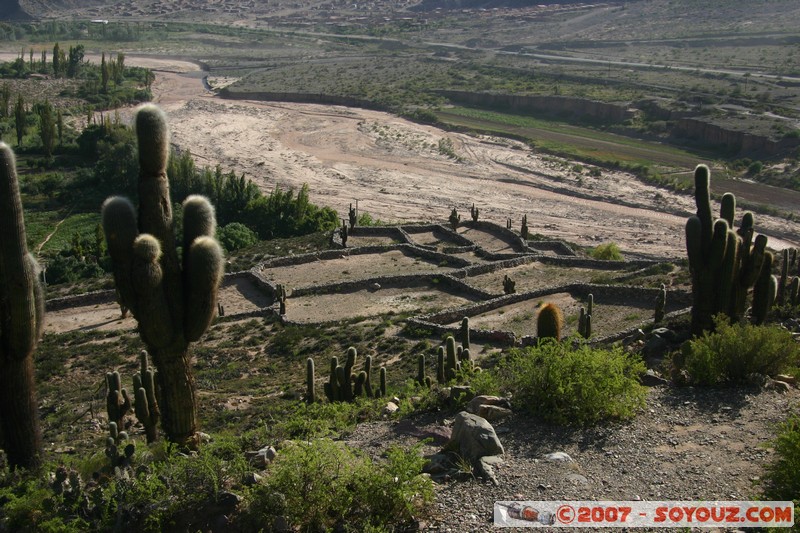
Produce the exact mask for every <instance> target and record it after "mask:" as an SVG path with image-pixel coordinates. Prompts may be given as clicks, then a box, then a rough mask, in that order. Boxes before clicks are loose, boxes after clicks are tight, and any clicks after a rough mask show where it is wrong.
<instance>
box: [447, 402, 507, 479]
mask: <svg viewBox="0 0 800 533" xmlns="http://www.w3.org/2000/svg"><path fill="white" fill-rule="evenodd" d="M444 449H445V451H453V452H456V453H458V454H459V455H460V456H461V457H462V458H463V459H464V460H466V461H469V462H470V464H472V465H473V466H474V465H476V464H477V462H478V460H479V459H480V458H481V457H486V456H487V455H503V454H504V453H505V452H504V450H503V445H502V444H501V443H500V439H498V438H497V434H496V433H495V432H494V428H493V427H492V425H491V424H490V423H489V422H488V421H487V420H486V419H485V418H481V417H480V416H478V415H473V414H470V413H467V412H464V411H462V412H460V413H458V414H457V415H456V419H455V422H454V423H453V434H452V436H451V437H450V442H448V443H447V444H446V445H445V447H444Z"/></svg>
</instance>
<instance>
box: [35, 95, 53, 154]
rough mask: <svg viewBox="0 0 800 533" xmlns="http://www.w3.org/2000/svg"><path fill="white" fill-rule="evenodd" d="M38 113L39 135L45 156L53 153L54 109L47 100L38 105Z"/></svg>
mask: <svg viewBox="0 0 800 533" xmlns="http://www.w3.org/2000/svg"><path fill="white" fill-rule="evenodd" d="M37 112H38V115H39V137H40V138H41V139H42V148H43V149H44V153H45V155H46V156H47V157H50V156H52V155H53V147H54V146H55V143H56V119H55V111H54V110H53V106H52V105H51V104H50V102H49V101H47V100H45V102H44V104H41V105H39V106H38V109H37Z"/></svg>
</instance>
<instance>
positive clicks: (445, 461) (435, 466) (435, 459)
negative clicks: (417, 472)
mask: <svg viewBox="0 0 800 533" xmlns="http://www.w3.org/2000/svg"><path fill="white" fill-rule="evenodd" d="M425 458H426V459H427V460H428V462H427V463H425V466H423V467H422V472H423V473H424V474H430V475H432V476H438V475H441V474H444V473H446V472H447V471H449V470H450V469H452V467H453V465H452V463H451V462H450V457H448V455H447V454H445V453H435V454H433V455H428V456H426V457H425Z"/></svg>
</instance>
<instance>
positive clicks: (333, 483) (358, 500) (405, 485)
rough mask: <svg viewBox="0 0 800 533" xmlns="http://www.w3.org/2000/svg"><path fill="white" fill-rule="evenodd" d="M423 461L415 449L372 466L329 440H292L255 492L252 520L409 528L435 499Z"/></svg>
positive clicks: (395, 452) (305, 527)
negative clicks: (275, 519) (423, 472)
mask: <svg viewBox="0 0 800 533" xmlns="http://www.w3.org/2000/svg"><path fill="white" fill-rule="evenodd" d="M424 461H425V460H424V459H423V458H422V457H421V456H420V454H419V452H418V450H416V449H412V450H410V451H404V450H401V449H398V448H393V449H391V450H389V452H388V454H387V458H386V461H385V462H381V463H373V462H372V461H371V460H370V459H369V458H367V457H365V456H363V455H361V454H358V453H356V452H355V451H353V450H351V449H350V448H348V447H347V446H345V445H344V444H342V443H339V442H334V441H332V440H330V439H317V440H314V441H311V442H290V443H289V444H288V445H287V446H286V447H284V448H283V449H281V450H280V452H279V453H278V457H277V459H276V460H275V462H274V463H273V464H272V466H271V467H270V470H269V473H268V477H267V480H266V483H265V484H264V485H263V486H259V487H258V488H257V489H256V490H255V491H254V494H253V498H252V501H251V502H250V505H249V515H250V517H249V518H250V520H252V521H253V522H254V524H261V525H262V526H263V524H265V523H266V524H268V523H270V522H271V521H270V520H269V517H270V516H272V517H275V516H279V515H282V516H285V517H286V518H287V519H288V520H289V522H290V524H291V525H292V526H294V527H299V529H300V530H302V531H318V530H322V531H325V530H330V529H339V528H343V530H344V528H346V530H348V531H363V530H365V529H367V528H369V527H370V526H371V527H373V528H379V527H386V526H389V525H390V524H391V525H392V526H399V525H402V524H407V523H408V522H410V521H411V519H412V518H413V516H414V515H415V514H417V513H418V512H419V511H420V510H421V508H422V507H423V506H424V505H426V504H428V503H429V502H431V501H432V500H433V487H432V484H431V481H430V479H429V478H426V477H423V476H422V475H421V470H422V466H423V463H424Z"/></svg>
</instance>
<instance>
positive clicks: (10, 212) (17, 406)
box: [0, 142, 44, 468]
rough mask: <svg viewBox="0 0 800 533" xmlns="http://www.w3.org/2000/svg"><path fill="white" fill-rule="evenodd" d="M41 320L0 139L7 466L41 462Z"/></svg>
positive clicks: (2, 400)
mask: <svg viewBox="0 0 800 533" xmlns="http://www.w3.org/2000/svg"><path fill="white" fill-rule="evenodd" d="M43 325H44V293H43V290H42V286H41V284H40V283H39V265H38V264H37V263H36V260H35V259H34V258H33V256H32V255H31V254H29V253H28V246H27V244H26V240H25V223H24V220H23V211H22V201H21V200H20V196H19V183H18V182H17V171H16V161H15V159H14V153H13V152H12V151H11V148H9V147H8V146H7V145H6V144H4V143H2V142H0V444H2V447H3V449H4V450H5V452H6V456H7V457H8V462H9V465H11V466H12V467H23V468H36V467H38V466H39V465H40V464H41V454H42V437H41V432H40V430H39V413H38V407H37V401H36V387H35V384H34V376H33V352H34V350H35V349H36V345H37V343H38V342H39V338H40V337H41V334H42V326H43Z"/></svg>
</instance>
